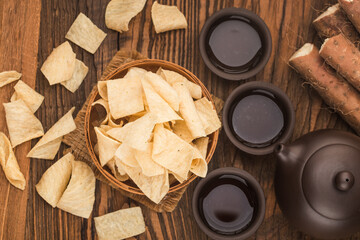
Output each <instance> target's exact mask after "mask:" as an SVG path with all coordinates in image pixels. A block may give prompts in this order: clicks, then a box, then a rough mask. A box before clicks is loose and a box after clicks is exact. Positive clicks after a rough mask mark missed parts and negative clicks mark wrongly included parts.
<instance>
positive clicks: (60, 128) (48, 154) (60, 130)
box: [27, 107, 76, 160]
mask: <svg viewBox="0 0 360 240" xmlns="http://www.w3.org/2000/svg"><path fill="white" fill-rule="evenodd" d="M74 110H75V107H73V108H71V109H70V111H68V112H67V113H66V114H65V115H64V116H63V117H62V118H61V119H60V120H59V121H57V122H56V123H55V124H54V125H53V126H52V127H51V128H50V129H49V130H48V131H47V132H46V134H45V135H44V136H43V137H42V138H41V139H40V140H39V142H38V143H37V144H36V145H35V146H34V147H33V148H32V149H31V150H30V152H29V153H28V155H27V157H31V158H41V159H48V160H53V159H54V157H55V155H56V154H57V152H58V151H59V148H60V145H61V140H62V137H63V136H64V135H66V134H68V133H70V132H72V131H74V130H75V129H76V125H75V122H74V119H73V116H72V113H73V112H74Z"/></svg>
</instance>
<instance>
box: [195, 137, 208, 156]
mask: <svg viewBox="0 0 360 240" xmlns="http://www.w3.org/2000/svg"><path fill="white" fill-rule="evenodd" d="M208 145H209V137H203V138H198V139H196V140H195V141H194V146H195V147H196V148H197V149H198V150H199V151H200V153H201V155H202V156H203V158H205V159H206V155H207V150H208Z"/></svg>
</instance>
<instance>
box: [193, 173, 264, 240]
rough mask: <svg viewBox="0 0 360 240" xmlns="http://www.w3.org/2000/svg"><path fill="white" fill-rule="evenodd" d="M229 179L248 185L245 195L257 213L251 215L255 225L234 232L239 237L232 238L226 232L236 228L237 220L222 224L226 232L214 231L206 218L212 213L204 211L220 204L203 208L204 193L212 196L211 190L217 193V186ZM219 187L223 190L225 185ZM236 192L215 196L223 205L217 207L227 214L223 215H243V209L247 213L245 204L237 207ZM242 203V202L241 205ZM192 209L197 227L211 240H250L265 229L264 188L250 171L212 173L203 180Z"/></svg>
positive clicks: (251, 223) (242, 217)
mask: <svg viewBox="0 0 360 240" xmlns="http://www.w3.org/2000/svg"><path fill="white" fill-rule="evenodd" d="M227 179H236V180H235V181H238V182H240V181H241V184H245V185H243V186H245V189H244V193H246V197H248V199H249V201H250V202H251V206H252V209H253V211H252V212H251V215H249V216H251V221H249V222H248V224H247V225H246V226H245V227H243V228H242V229H240V230H238V231H234V232H235V233H232V234H229V232H226V231H227V230H228V229H229V228H231V225H232V224H234V222H235V220H234V219H235V218H234V217H232V219H230V221H229V219H227V220H226V221H225V222H222V224H223V226H222V227H223V229H222V228H221V227H218V228H217V229H214V228H213V227H212V226H213V225H210V224H209V221H207V219H208V218H206V216H205V215H204V212H205V214H206V212H209V211H208V209H204V207H205V206H211V207H213V206H214V205H216V203H214V202H210V204H208V205H206V204H203V203H204V201H205V200H204V198H203V197H204V192H205V193H208V189H211V191H212V190H213V189H215V188H214V184H219V183H218V182H219V181H223V180H227ZM232 181H234V180H232ZM216 186H223V185H216ZM224 186H225V185H224ZM226 186H227V187H229V186H230V187H231V185H229V184H227V185H226ZM223 190H225V189H221V191H223ZM245 190H246V192H245ZM235 191H236V189H235ZM233 192H234V189H231V188H230V189H228V191H223V194H219V192H216V193H217V195H215V197H216V199H215V201H219V200H221V201H222V202H220V204H218V205H217V206H220V209H219V208H218V209H217V210H218V211H223V214H224V210H225V209H226V211H227V214H233V213H234V214H236V212H237V213H240V214H241V213H242V212H243V211H242V209H244V206H242V204H237V203H238V202H237V201H236V200H233V198H234V197H235V198H236V195H234V193H233ZM226 193H227V194H226ZM206 196H208V195H206ZM244 196H245V195H244ZM213 200H214V199H213ZM234 203H235V205H234ZM240 203H242V202H241V201H240ZM229 206H230V207H229ZM192 208H193V214H194V217H195V220H196V222H197V224H198V225H199V227H200V228H201V230H202V231H203V232H204V233H205V234H206V235H208V236H209V237H210V238H212V239H217V240H229V239H237V240H241V239H247V238H249V237H250V236H251V235H253V234H254V233H255V232H256V230H257V229H258V228H259V226H260V225H261V223H262V221H263V219H264V216H265V197H264V192H263V190H262V188H261V186H260V185H259V183H258V182H257V181H256V179H255V178H254V177H253V176H251V175H250V174H249V173H247V172H246V171H244V170H240V169H237V168H219V169H217V170H214V171H212V172H210V173H209V174H208V175H207V176H206V178H204V179H202V180H201V181H200V182H199V183H198V185H197V186H196V188H195V191H194V195H193V199H192ZM225 214H226V213H225ZM246 216H247V215H246ZM246 216H240V217H241V220H243V219H245V217H246ZM240 217H239V218H240ZM239 218H238V219H239ZM235 226H236V225H235Z"/></svg>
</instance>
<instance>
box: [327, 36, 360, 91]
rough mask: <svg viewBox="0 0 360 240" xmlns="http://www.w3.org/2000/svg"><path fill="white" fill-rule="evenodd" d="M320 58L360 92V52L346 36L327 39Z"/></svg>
mask: <svg viewBox="0 0 360 240" xmlns="http://www.w3.org/2000/svg"><path fill="white" fill-rule="evenodd" d="M320 56H321V57H322V58H324V59H325V62H326V63H327V64H329V65H330V66H331V67H333V68H334V69H335V70H336V71H337V72H338V73H340V75H341V76H343V77H344V78H345V79H346V80H348V82H349V83H350V84H351V85H353V86H354V87H355V88H356V89H357V90H359V91H360V51H359V50H358V49H357V47H355V45H354V44H352V43H351V42H350V41H349V40H348V39H346V37H345V36H344V35H342V34H339V35H337V36H335V37H332V38H328V39H326V40H325V41H324V43H323V45H322V46H321V48H320Z"/></svg>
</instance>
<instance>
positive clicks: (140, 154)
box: [135, 143, 165, 177]
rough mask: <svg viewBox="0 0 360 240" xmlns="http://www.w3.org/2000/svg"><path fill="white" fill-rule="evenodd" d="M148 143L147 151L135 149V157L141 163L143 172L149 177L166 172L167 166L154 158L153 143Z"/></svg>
mask: <svg viewBox="0 0 360 240" xmlns="http://www.w3.org/2000/svg"><path fill="white" fill-rule="evenodd" d="M146 145H147V147H146V150H145V151H135V159H136V161H137V162H138V164H139V165H140V167H141V170H142V173H143V174H144V175H145V176H148V177H152V176H157V175H162V174H164V172H165V168H163V167H162V166H160V165H159V164H157V163H156V162H155V161H154V160H153V159H152V148H153V143H147V144H146Z"/></svg>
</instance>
